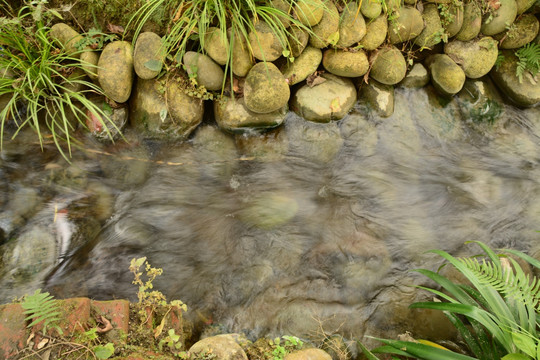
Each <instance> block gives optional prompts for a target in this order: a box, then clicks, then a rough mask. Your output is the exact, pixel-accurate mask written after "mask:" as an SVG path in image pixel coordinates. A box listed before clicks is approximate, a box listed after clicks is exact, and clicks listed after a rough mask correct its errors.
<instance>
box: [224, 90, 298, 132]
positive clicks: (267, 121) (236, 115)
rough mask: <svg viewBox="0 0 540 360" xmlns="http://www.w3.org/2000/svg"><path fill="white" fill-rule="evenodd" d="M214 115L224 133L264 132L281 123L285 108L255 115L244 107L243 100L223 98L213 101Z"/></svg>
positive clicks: (285, 113) (283, 118)
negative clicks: (262, 130) (260, 130)
mask: <svg viewBox="0 0 540 360" xmlns="http://www.w3.org/2000/svg"><path fill="white" fill-rule="evenodd" d="M214 114H215V116H216V122H217V123H218V125H219V127H220V128H221V129H223V130H226V131H230V132H243V131H246V130H253V129H255V130H258V129H264V130H266V129H271V128H274V127H276V126H279V125H281V124H282V123H283V120H285V116H286V115H287V106H285V107H283V108H281V109H279V110H276V111H273V112H270V113H266V114H257V113H254V112H252V111H250V110H249V109H248V108H247V107H246V105H245V103H244V98H240V99H238V100H236V99H233V98H228V97H224V98H222V99H220V100H215V101H214Z"/></svg>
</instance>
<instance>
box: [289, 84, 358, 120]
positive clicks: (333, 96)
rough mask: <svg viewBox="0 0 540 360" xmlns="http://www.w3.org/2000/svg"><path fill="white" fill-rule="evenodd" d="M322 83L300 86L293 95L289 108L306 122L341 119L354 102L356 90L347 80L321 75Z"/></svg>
mask: <svg viewBox="0 0 540 360" xmlns="http://www.w3.org/2000/svg"><path fill="white" fill-rule="evenodd" d="M321 76H322V78H324V79H325V81H324V82H322V83H319V84H318V85H316V86H313V87H311V86H309V85H308V84H306V85H304V86H302V87H301V88H300V89H299V90H298V91H297V92H296V94H295V95H294V97H293V100H292V104H291V107H292V108H293V109H294V111H295V112H296V113H297V114H298V115H300V116H301V117H303V118H304V119H306V120H310V121H315V122H329V121H330V120H339V119H341V118H343V117H344V116H345V115H346V114H347V113H348V112H349V110H351V109H352V107H353V106H354V103H355V102H356V96H357V94H356V88H355V87H354V84H353V83H352V81H351V80H349V79H343V78H340V77H338V76H335V75H332V74H322V75H321Z"/></svg>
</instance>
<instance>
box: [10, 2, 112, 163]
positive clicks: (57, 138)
mask: <svg viewBox="0 0 540 360" xmlns="http://www.w3.org/2000/svg"><path fill="white" fill-rule="evenodd" d="M46 4H47V1H46V0H38V1H32V2H30V3H28V4H26V5H25V6H23V7H22V8H21V9H20V10H19V12H18V13H17V14H16V15H15V14H13V12H12V9H11V8H10V7H9V5H8V4H7V3H6V2H4V3H3V4H1V3H0V7H3V10H4V13H7V14H9V15H8V16H5V17H0V49H1V50H0V70H1V71H0V99H2V102H1V103H3V104H5V105H4V106H3V108H0V138H1V140H0V145H2V143H3V140H4V137H5V135H6V133H7V129H8V128H11V129H14V132H13V133H12V135H11V138H14V137H16V136H17V134H18V133H19V132H20V131H21V130H23V129H25V128H28V127H30V128H31V129H32V130H34V131H35V133H36V135H37V138H38V140H39V143H40V145H41V147H42V148H43V144H44V139H45V138H46V137H47V138H50V139H52V142H53V143H54V144H55V145H56V147H57V148H58V150H59V151H60V153H61V154H62V156H63V157H64V158H66V159H68V158H69V157H70V156H71V151H72V145H73V144H75V143H76V140H75V138H74V136H73V134H74V131H75V130H76V128H77V126H78V124H81V125H82V126H84V127H86V124H85V122H86V119H87V117H88V116H90V115H91V116H94V117H95V118H97V119H99V121H100V122H101V125H102V128H104V129H105V131H106V132H107V133H108V128H107V124H106V122H108V121H107V120H106V119H107V116H106V114H105V113H104V112H103V110H102V109H101V108H100V107H99V106H98V105H96V104H94V103H93V102H92V101H90V100H88V97H89V96H90V95H103V91H102V90H101V88H100V87H99V86H97V85H95V84H93V83H92V82H90V81H87V80H86V79H85V76H84V70H83V65H88V64H82V63H81V61H80V60H79V59H78V58H77V55H78V53H77V52H76V53H71V54H69V53H68V52H67V51H66V50H65V49H64V48H63V46H62V45H61V44H59V43H57V42H56V41H54V40H53V39H52V38H51V36H50V28H49V27H48V24H49V23H50V22H51V20H52V18H54V17H60V14H59V13H58V12H57V11H55V10H53V9H48V8H46V6H45V5H46ZM104 119H105V120H104ZM111 126H114V125H111ZM64 145H67V152H66V151H65V150H64V148H63V147H64Z"/></svg>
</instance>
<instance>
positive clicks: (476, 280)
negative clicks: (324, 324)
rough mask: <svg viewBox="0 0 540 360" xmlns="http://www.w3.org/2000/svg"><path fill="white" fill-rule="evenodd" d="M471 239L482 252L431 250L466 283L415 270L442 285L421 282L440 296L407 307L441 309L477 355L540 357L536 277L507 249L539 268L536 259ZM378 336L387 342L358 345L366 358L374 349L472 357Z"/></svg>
mask: <svg viewBox="0 0 540 360" xmlns="http://www.w3.org/2000/svg"><path fill="white" fill-rule="evenodd" d="M474 243H476V244H478V245H479V246H480V247H481V248H482V250H483V251H484V255H483V256H481V257H480V256H475V257H470V258H455V257H453V256H452V255H450V254H448V253H447V252H444V251H440V250H434V251H431V252H433V253H435V254H437V255H439V256H441V257H443V258H444V259H445V260H447V262H448V263H449V264H450V265H451V266H454V267H455V268H456V269H457V270H458V271H459V272H460V273H461V274H462V275H464V276H465V278H466V279H467V280H468V282H469V284H456V283H453V282H452V281H450V280H449V279H448V278H446V277H444V276H442V275H441V274H439V273H436V272H433V271H430V270H426V269H419V270H416V271H417V272H419V273H421V274H423V275H425V276H427V277H428V278H430V279H431V280H433V281H434V282H436V283H437V284H438V285H440V286H441V287H442V288H443V289H444V290H445V292H442V291H439V290H436V289H431V288H424V287H421V288H422V289H425V290H428V291H430V292H431V293H433V294H435V295H436V296H437V297H438V299H436V300H435V301H434V302H420V303H415V304H412V305H411V306H410V307H411V308H425V309H435V310H441V311H443V313H444V314H445V315H446V316H447V317H448V319H449V320H450V321H451V322H452V324H453V325H454V326H455V327H456V329H457V330H458V331H459V333H460V335H461V337H462V339H463V340H464V341H465V342H466V344H467V346H468V349H469V351H470V353H471V354H472V355H474V356H475V358H476V359H481V360H484V359H485V360H498V359H505V360H511V359H516V360H519V359H540V339H539V338H538V318H539V312H538V310H539V301H538V300H539V298H540V295H539V294H538V293H539V289H540V285H539V284H538V282H539V280H538V279H537V278H536V277H532V276H530V275H526V274H525V272H524V271H523V269H522V268H521V266H520V265H519V263H518V262H517V261H516V260H514V259H513V258H511V257H509V256H508V255H506V254H511V255H514V256H517V257H519V258H521V259H523V260H525V261H527V262H529V264H531V265H533V266H535V267H538V268H540V262H539V261H537V260H536V259H533V258H531V257H530V256H528V255H526V254H524V253H522V252H520V251H517V250H505V251H504V252H505V253H506V254H504V253H503V254H496V253H495V252H493V250H491V249H490V248H489V247H488V246H486V245H485V244H483V243H481V242H474ZM380 341H382V342H383V343H385V346H382V347H380V348H377V349H375V350H373V351H372V352H369V351H368V350H367V349H365V347H363V346H362V345H361V348H363V351H364V353H366V354H368V357H369V356H374V353H391V354H394V355H402V356H407V357H416V358H419V359H473V358H471V357H469V356H466V357H465V356H464V355H461V354H456V353H453V352H451V351H448V350H445V349H438V348H435V347H432V346H430V345H426V344H423V343H416V342H403V341H394V340H380ZM370 359H372V358H371V357H370Z"/></svg>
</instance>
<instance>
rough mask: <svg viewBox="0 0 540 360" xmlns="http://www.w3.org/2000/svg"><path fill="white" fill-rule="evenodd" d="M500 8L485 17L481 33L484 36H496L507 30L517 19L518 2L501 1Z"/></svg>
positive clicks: (510, 0)
mask: <svg viewBox="0 0 540 360" xmlns="http://www.w3.org/2000/svg"><path fill="white" fill-rule="evenodd" d="M499 4H500V7H499V8H497V9H496V10H493V12H492V13H490V14H486V15H484V19H483V21H482V28H481V29H480V31H481V32H482V34H484V35H488V36H489V35H495V34H498V33H501V32H503V31H504V30H506V27H507V26H509V25H511V24H512V23H513V22H514V20H515V19H516V15H517V4H516V0H499Z"/></svg>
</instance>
